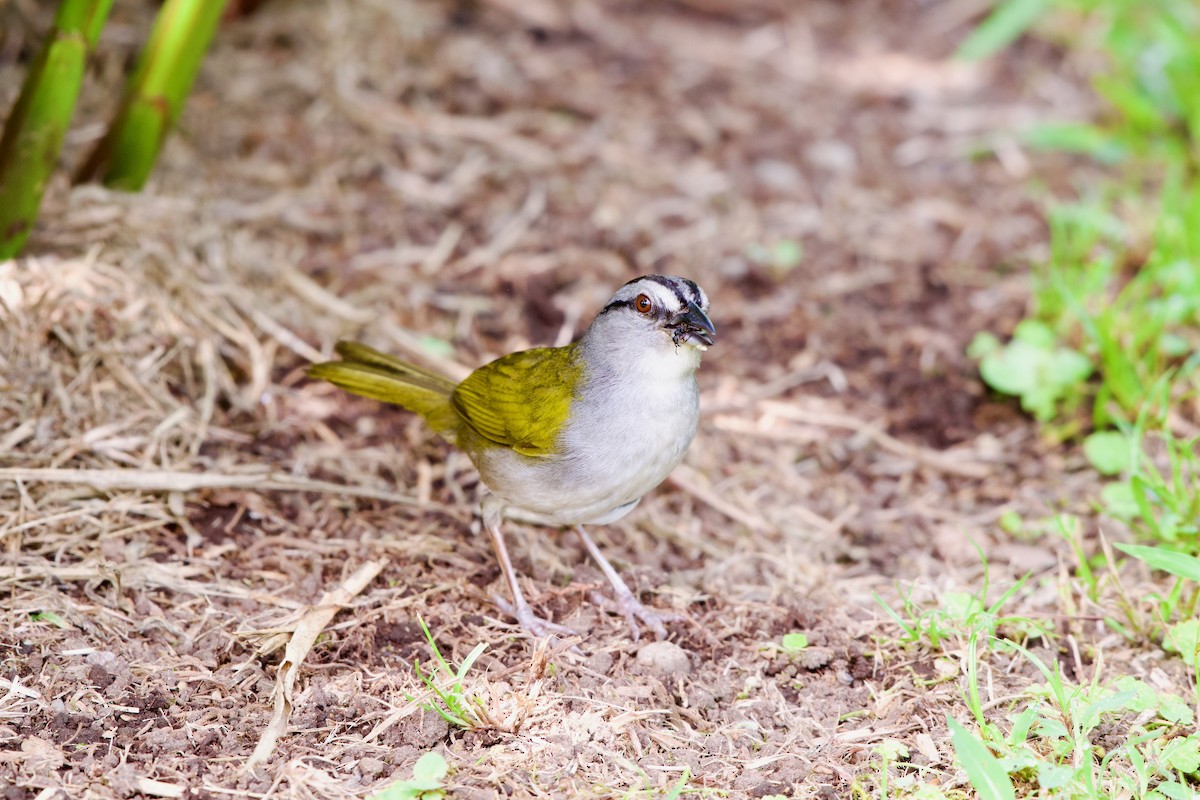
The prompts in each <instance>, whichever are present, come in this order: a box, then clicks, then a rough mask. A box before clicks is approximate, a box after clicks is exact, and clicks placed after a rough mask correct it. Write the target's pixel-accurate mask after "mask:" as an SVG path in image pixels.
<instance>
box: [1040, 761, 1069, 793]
mask: <svg viewBox="0 0 1200 800" xmlns="http://www.w3.org/2000/svg"><path fill="white" fill-rule="evenodd" d="M1074 777H1075V770H1074V769H1072V768H1071V767H1068V766H1067V765H1065V764H1049V763H1046V762H1042V763H1041V764H1039V765H1038V770H1037V780H1038V786H1040V787H1042V788H1043V789H1061V788H1063V787H1064V786H1067V785H1069V784H1070V783H1071V781H1072V780H1073V779H1074Z"/></svg>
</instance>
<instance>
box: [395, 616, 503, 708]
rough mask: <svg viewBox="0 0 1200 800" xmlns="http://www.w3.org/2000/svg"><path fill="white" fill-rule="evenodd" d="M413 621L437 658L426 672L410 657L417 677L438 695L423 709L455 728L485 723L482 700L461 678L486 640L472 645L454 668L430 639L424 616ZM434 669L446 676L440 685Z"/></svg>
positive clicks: (431, 635)
mask: <svg viewBox="0 0 1200 800" xmlns="http://www.w3.org/2000/svg"><path fill="white" fill-rule="evenodd" d="M417 622H418V624H420V626H421V630H422V631H423V632H424V634H425V638H426V639H427V640H428V641H429V646H430V647H432V648H433V655H434V658H435V660H436V662H437V667H436V669H435V670H434V671H433V672H431V673H429V674H426V673H425V672H423V671H422V670H421V662H420V661H418V660H416V659H414V660H413V669H415V670H416V673H417V677H418V678H420V679H421V681H422V682H423V683H424V684H425V685H426V686H427V687H429V690H430V691H431V692H433V694H434V696H435V697H437V699H438V702H437V703H429V704H427V705H426V706H425V708H426V710H429V711H435V712H437V714H438V715H439V716H441V718H442V719H444V720H446V722H447V723H449V724H451V725H453V726H455V727H456V728H481V727H486V725H487V722H486V720H487V712H486V711H484V709H483V703H481V702H480V700H479V698H477V697H475V696H473V695H471V694H468V693H467V690H466V687H465V686H464V685H463V679H464V678H465V677H466V674H467V671H468V670H470V669H471V665H472V664H474V663H475V661H476V659H478V658H479V656H480V655H482V654H483V651H484V650H486V649H487V643H486V642H480V643H479V644H477V645H475V647H474V649H473V650H471V652H470V653H468V654H467V657H466V658H465V659H463V662H462V664H461V665H459V668H458V669H457V670H455V669H454V668H453V667H451V666H450V662H448V661H447V660H446V658H445V657H444V656H443V655H442V651H441V650H439V649H438V646H437V642H435V641H434V639H433V634H432V633H430V632H429V626H428V625H426V624H425V620H424V619H422V618H421V617H420V616H418V617H417ZM438 673H441V675H442V676H443V678H445V679H446V683H445V686H444V687H443V686H440V685H438V681H437V680H435V677H436V676H437V674H438Z"/></svg>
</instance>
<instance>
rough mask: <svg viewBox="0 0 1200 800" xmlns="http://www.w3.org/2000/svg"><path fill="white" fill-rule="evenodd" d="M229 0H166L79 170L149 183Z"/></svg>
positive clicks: (135, 185) (122, 183) (131, 184)
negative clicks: (122, 93)
mask: <svg viewBox="0 0 1200 800" xmlns="http://www.w3.org/2000/svg"><path fill="white" fill-rule="evenodd" d="M227 2H228V0H166V2H165V3H164V4H163V7H162V10H161V11H159V13H158V17H157V18H156V19H155V21H154V29H153V30H152V31H151V32H150V40H149V41H148V42H147V43H146V47H145V48H144V49H143V50H142V55H141V58H140V59H139V60H138V65H137V69H135V70H134V73H133V75H132V76H130V78H129V82H128V84H126V87H125V96H124V98H123V99H122V101H121V106H120V108H119V109H118V110H117V115H116V117H115V118H114V119H113V122H112V125H110V126H109V129H108V133H107V134H105V136H104V138H103V139H102V140H101V141H100V143H99V144H98V145H97V146H96V149H95V150H94V151H93V152H92V154H91V155H90V156H89V157H88V159H87V161H86V162H85V163H84V165H83V167H82V168H81V169H80V171H79V175H78V179H79V180H91V179H93V178H95V177H97V176H100V177H101V178H102V180H103V181H104V184H105V185H106V186H110V187H113V188H116V189H125V190H127V191H137V190H139V189H141V188H142V186H143V185H145V183H146V179H147V178H149V177H150V172H151V170H153V169H154V162H155V161H156V160H157V159H158V153H159V151H160V150H161V149H162V145H163V142H164V141H165V140H166V137H167V134H168V133H169V132H170V130H171V128H172V127H173V126H174V124H175V121H176V119H178V117H179V112H180V110H181V109H182V108H183V103H184V100H186V98H187V95H188V92H189V91H191V88H192V83H193V82H194V81H195V79H196V73H197V72H198V71H199V70H200V62H201V61H202V60H203V59H204V53H205V51H206V50H208V45H209V43H210V42H211V41H212V37H213V34H214V33H215V32H216V29H217V23H218V22H219V21H220V19H221V14H222V12H223V11H224V10H225V5H226V3H227Z"/></svg>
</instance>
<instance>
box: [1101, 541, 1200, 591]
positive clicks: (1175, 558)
mask: <svg viewBox="0 0 1200 800" xmlns="http://www.w3.org/2000/svg"><path fill="white" fill-rule="evenodd" d="M1113 546H1114V547H1116V548H1117V549H1118V550H1120V551H1121V552H1123V553H1125V554H1127V555H1131V556H1133V557H1134V558H1136V559H1138V560H1140V561H1145V562H1146V563H1147V564H1149V565H1150V566H1151V567H1153V568H1154V569H1161V570H1162V571H1163V572H1169V573H1171V574H1172V575H1177V576H1179V577H1180V578H1187V579H1188V580H1191V581H1197V582H1200V558H1196V557H1195V556H1189V555H1187V554H1185V553H1176V552H1174V551H1172V550H1164V549H1163V548H1161V547H1146V546H1145V545H1140V544H1124V543H1123V542H1114V543H1113Z"/></svg>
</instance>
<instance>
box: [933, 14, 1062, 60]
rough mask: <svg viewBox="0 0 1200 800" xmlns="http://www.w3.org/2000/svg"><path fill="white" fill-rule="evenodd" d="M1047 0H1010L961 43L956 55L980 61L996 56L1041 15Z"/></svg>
mask: <svg viewBox="0 0 1200 800" xmlns="http://www.w3.org/2000/svg"><path fill="white" fill-rule="evenodd" d="M1046 5H1047V0H1007V1H1006V2H1002V3H1000V4H998V5H997V6H996V8H995V10H993V11H992V13H991V15H990V16H989V17H988V18H987V19H985V20H984V21H983V22H982V23H981V24H980V25H979V27H978V28H976V29H975V30H973V31H971V35H970V36H968V37H967V38H966V40H965V41H964V42H963V43H962V44H961V45H959V47H958V52H956V53H955V56H956V57H958V58H965V59H970V60H978V59H983V58H987V57H988V56H991V55H994V54H996V53H998V52H999V51H1001V50H1003V49H1004V48H1005V47H1008V46H1009V45H1010V44H1012V43H1013V42H1015V41H1016V40H1017V38H1018V37H1020V36H1021V34H1023V33H1025V31H1027V30H1029V27H1030V26H1031V25H1033V23H1034V21H1035V20H1037V18H1038V17H1040V16H1041V15H1042V12H1043V11H1044V10H1045V8H1046Z"/></svg>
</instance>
